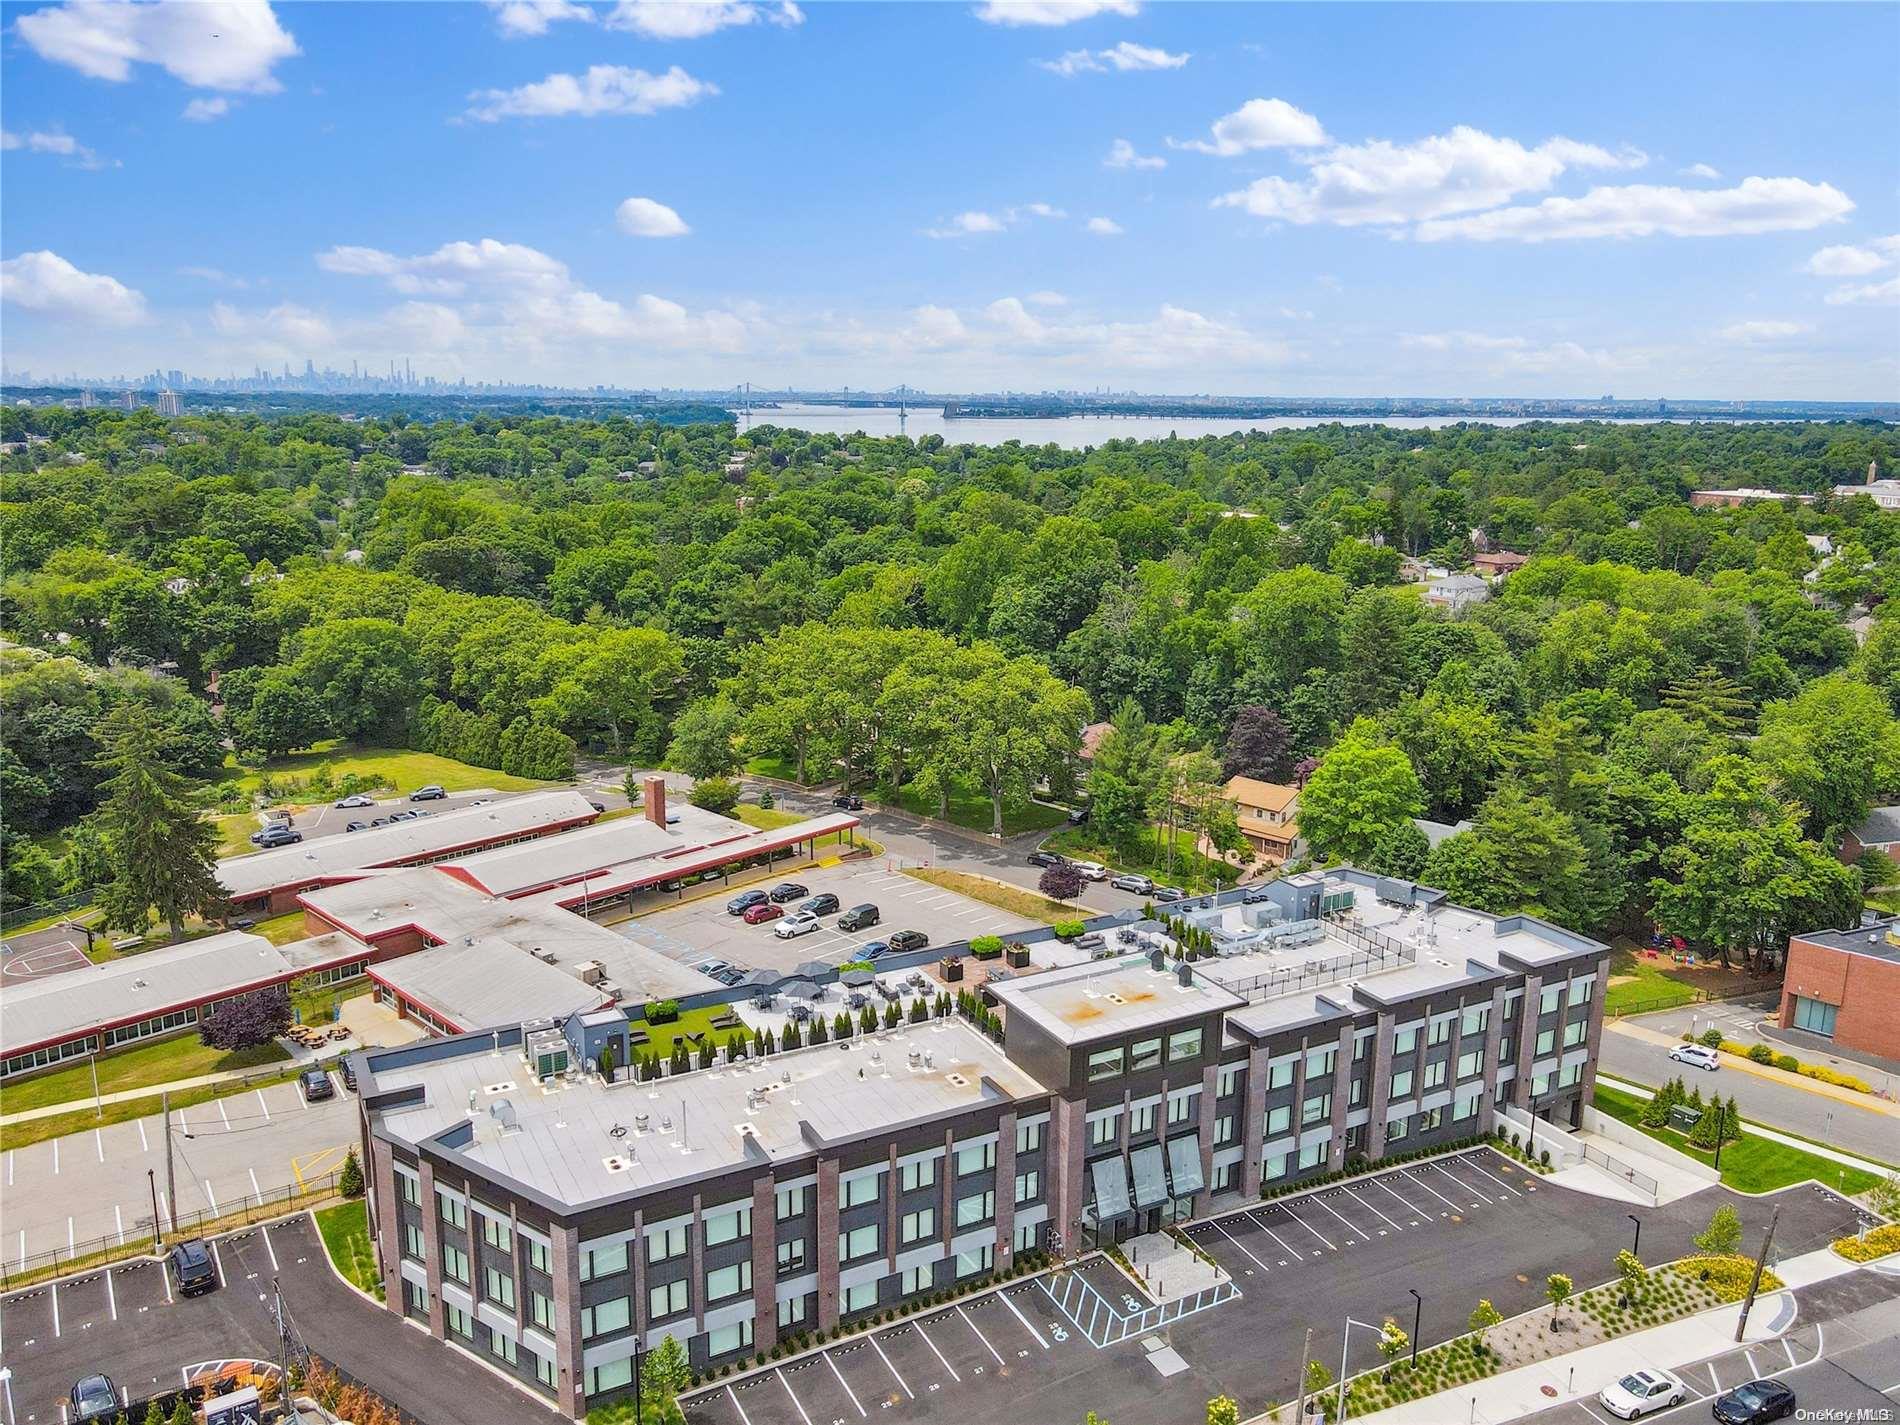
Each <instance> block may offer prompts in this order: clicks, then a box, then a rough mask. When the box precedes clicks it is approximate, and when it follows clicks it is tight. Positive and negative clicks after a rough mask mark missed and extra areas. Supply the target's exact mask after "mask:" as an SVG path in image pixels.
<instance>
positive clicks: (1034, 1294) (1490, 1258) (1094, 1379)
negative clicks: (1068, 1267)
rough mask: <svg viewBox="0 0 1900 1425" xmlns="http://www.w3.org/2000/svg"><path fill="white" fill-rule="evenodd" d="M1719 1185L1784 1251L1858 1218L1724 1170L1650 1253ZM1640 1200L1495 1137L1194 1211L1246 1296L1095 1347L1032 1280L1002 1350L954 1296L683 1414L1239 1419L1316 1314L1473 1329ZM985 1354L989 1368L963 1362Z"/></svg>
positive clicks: (1590, 1261)
mask: <svg viewBox="0 0 1900 1425" xmlns="http://www.w3.org/2000/svg"><path fill="white" fill-rule="evenodd" d="M1722 1202H1728V1203H1730V1204H1731V1205H1733V1206H1735V1207H1736V1210H1737V1211H1738V1212H1739V1213H1740V1215H1741V1218H1742V1222H1743V1226H1744V1241H1745V1243H1746V1244H1748V1245H1751V1246H1752V1245H1753V1244H1754V1243H1755V1242H1756V1241H1758V1240H1759V1234H1760V1232H1761V1229H1762V1228H1763V1227H1764V1226H1765V1225H1766V1224H1767V1221H1768V1216H1769V1213H1770V1211H1771V1210H1772V1204H1773V1203H1775V1202H1779V1203H1780V1205H1781V1207H1782V1216H1781V1223H1780V1226H1779V1227H1778V1229H1777V1231H1776V1252H1777V1255H1778V1256H1780V1255H1790V1256H1791V1255H1795V1254H1797V1253H1800V1252H1804V1251H1808V1250H1811V1249H1813V1248H1815V1247H1817V1246H1820V1245H1823V1244H1824V1243H1825V1242H1827V1241H1829V1240H1831V1239H1832V1237H1834V1236H1836V1235H1838V1234H1839V1233H1840V1232H1842V1231H1845V1230H1850V1229H1851V1224H1852V1222H1853V1219H1854V1214H1853V1211H1852V1209H1851V1207H1849V1206H1848V1205H1847V1204H1846V1203H1845V1202H1844V1201H1843V1200H1842V1199H1840V1198H1838V1197H1836V1196H1834V1195H1833V1194H1831V1193H1824V1192H1817V1191H1815V1190H1813V1189H1810V1188H1795V1189H1790V1190H1788V1191H1787V1192H1784V1193H1782V1194H1779V1195H1778V1196H1777V1197H1776V1198H1774V1199H1750V1198H1742V1197H1739V1196H1737V1195H1736V1194H1733V1193H1729V1192H1727V1191H1726V1190H1724V1189H1720V1188H1714V1189H1709V1190H1706V1191H1704V1192H1701V1193H1697V1194H1695V1195H1694V1196H1692V1197H1689V1198H1685V1199H1682V1200H1681V1201H1679V1202H1676V1203H1672V1204H1670V1205H1668V1206H1666V1207H1663V1208H1658V1209H1652V1210H1647V1211H1643V1212H1641V1213H1639V1216H1640V1217H1641V1218H1642V1222H1643V1241H1642V1246H1643V1256H1644V1257H1645V1259H1646V1260H1649V1261H1665V1260H1669V1259H1672V1258H1674V1257H1678V1256H1681V1255H1683V1254H1684V1253H1685V1252H1687V1251H1689V1250H1691V1238H1692V1237H1693V1235H1694V1234H1695V1233H1696V1232H1699V1231H1701V1230H1702V1228H1703V1227H1704V1226H1706V1225H1707V1222H1708V1218H1709V1214H1710V1213H1711V1212H1713V1211H1714V1209H1715V1207H1716V1206H1717V1205H1718V1204H1719V1203H1722ZM1628 1211H1629V1206H1628V1204H1626V1203H1621V1202H1615V1201H1611V1200H1609V1199H1605V1198H1597V1197H1591V1196H1587V1195H1585V1194H1581V1193H1577V1192H1573V1191H1571V1190H1569V1189H1566V1188H1562V1187H1557V1186H1554V1185H1552V1184H1550V1183H1549V1182H1548V1181H1547V1180H1545V1179H1542V1178H1539V1177H1536V1176H1534V1175H1531V1174H1528V1173H1527V1172H1525V1170H1523V1169H1522V1168H1520V1167H1519V1166H1518V1165H1517V1164H1516V1163H1514V1162H1512V1161H1511V1160H1510V1159H1508V1158H1505V1157H1503V1156H1501V1155H1499V1154H1497V1153H1494V1152H1492V1151H1491V1150H1489V1149H1485V1148H1477V1149H1472V1150H1469V1151H1466V1152H1462V1153H1458V1154H1454V1155H1449V1156H1446V1157H1443V1158H1437V1159H1428V1160H1422V1161H1419V1162H1415V1163H1409V1164H1405V1165H1402V1166H1399V1167H1395V1168H1392V1169H1389V1170H1387V1171H1385V1172H1382V1173H1378V1174H1375V1175H1372V1176H1369V1177H1365V1178H1358V1179H1353V1180H1351V1181H1349V1182H1345V1183H1336V1184H1333V1185H1330V1186H1327V1187H1323V1188H1319V1189H1316V1190H1314V1191H1311V1192H1306V1193H1300V1194H1297V1195H1294V1196H1290V1197H1287V1198H1283V1199H1275V1200H1274V1201H1271V1202H1266V1203H1260V1204H1258V1205H1254V1206H1250V1207H1246V1208H1243V1209H1240V1210H1237V1211H1232V1212H1228V1213H1225V1214H1222V1215H1220V1216H1217V1217H1212V1218H1207V1219H1203V1220H1200V1221H1198V1222H1193V1223H1190V1224H1187V1227H1186V1231H1187V1234H1188V1236H1189V1237H1190V1238H1191V1239H1192V1240H1193V1242H1194V1243H1195V1245H1196V1246H1197V1247H1199V1248H1201V1249H1202V1250H1204V1251H1206V1252H1207V1253H1208V1254H1209V1255H1211V1256H1212V1257H1214V1258H1215V1260H1217V1261H1218V1262H1219V1263H1220V1264H1221V1266H1222V1267H1223V1268H1225V1269H1226V1270H1227V1271H1228V1272H1229V1273H1230V1275H1231V1276H1232V1277H1233V1280H1234V1282H1235V1283H1236V1284H1237V1285H1238V1286H1239V1287H1240V1290H1241V1292H1242V1296H1241V1297H1240V1299H1238V1300H1236V1301H1231V1302H1228V1303H1226V1304H1224V1305H1221V1306H1216V1307H1214V1308H1212V1309H1211V1310H1208V1311H1204V1312H1202V1313H1200V1314H1198V1315H1193V1316H1189V1317H1186V1318H1185V1319H1183V1320H1180V1321H1177V1322H1175V1323H1174V1324H1172V1325H1171V1326H1168V1327H1166V1328H1164V1329H1162V1330H1159V1331H1156V1332H1153V1333H1151V1334H1150V1335H1148V1336H1145V1337H1141V1338H1137V1339H1134V1340H1130V1341H1126V1342H1122V1343H1119V1344H1116V1345H1112V1346H1109V1347H1106V1348H1104V1349H1100V1350H1098V1349H1095V1348H1094V1347H1092V1346H1090V1345H1089V1344H1088V1343H1087V1341H1086V1340H1084V1339H1083V1336H1082V1332H1081V1329H1080V1328H1079V1327H1078V1326H1077V1325H1076V1324H1075V1323H1073V1322H1071V1321H1068V1320H1067V1319H1066V1318H1064V1317H1063V1316H1062V1314H1061V1312H1060V1310H1059V1308H1058V1307H1057V1306H1056V1305H1055V1302H1054V1300H1053V1298H1051V1297H1050V1296H1049V1294H1048V1293H1047V1292H1046V1291H1044V1290H1043V1289H1042V1288H1041V1286H1040V1279H1032V1280H1030V1281H1026V1282H1018V1283H1013V1284H1011V1286H1010V1287H1009V1288H1007V1289H1006V1291H1005V1292H1004V1293H1003V1294H1002V1300H1001V1301H1000V1302H998V1303H996V1304H995V1305H994V1306H990V1307H986V1309H985V1314H983V1315H981V1316H977V1315H975V1313H974V1310H973V1308H972V1307H971V1305H970V1304H968V1303H966V1304H964V1305H963V1308H962V1311H963V1314H964V1315H969V1316H971V1317H972V1322H973V1323H974V1324H975V1325H976V1326H978V1327H980V1328H982V1333H983V1334H986V1335H987V1336H989V1338H990V1340H991V1341H992V1343H993V1344H994V1345H995V1347H996V1350H995V1352H994V1353H993V1354H992V1353H991V1352H989V1351H988V1350H987V1349H986V1348H985V1347H984V1346H983V1344H982V1343H981V1342H979V1341H976V1340H975V1339H974V1335H975V1333H973V1332H972V1331H971V1329H970V1326H971V1324H972V1322H964V1321H963V1320H962V1319H961V1317H960V1316H959V1313H958V1311H957V1310H956V1309H954V1308H953V1309H950V1310H947V1311H942V1312H937V1313H934V1314H932V1315H930V1316H926V1317H923V1318H921V1325H922V1331H921V1332H915V1328H916V1326H917V1325H918V1324H919V1323H918V1322H916V1321H912V1322H906V1323H903V1324H902V1325H898V1326H892V1327H888V1328H886V1329H885V1330H884V1331H882V1332H878V1333H875V1334H873V1335H872V1336H870V1337H868V1338H862V1339H861V1340H859V1341H854V1342H847V1343H841V1344H839V1345H837V1346H833V1347H831V1348H828V1349H827V1350H826V1351H824V1352H822V1353H819V1354H817V1355H815V1356H813V1357H810V1358H808V1359H801V1360H800V1362H799V1363H798V1366H797V1369H794V1368H793V1367H792V1366H790V1365H787V1366H785V1367H782V1368H779V1369H772V1370H768V1371H766V1372H765V1373H763V1374H762V1375H757V1376H749V1377H747V1378H746V1379H745V1380H744V1382H742V1383H741V1382H735V1383H734V1384H733V1385H731V1386H730V1387H721V1388H718V1389H715V1390H713V1391H710V1392H704V1393H702V1394H701V1395H699V1396H696V1397H695V1398H694V1400H693V1401H692V1402H691V1404H690V1407H689V1410H688V1419H689V1420H691V1421H693V1422H694V1425H700V1423H701V1422H705V1423H706V1425H853V1422H855V1421H858V1420H861V1419H863V1418H865V1417H866V1416H867V1415H868V1414H869V1413H870V1412H871V1411H878V1412H880V1413H881V1414H883V1415H884V1417H885V1418H890V1419H902V1420H911V1419H915V1420H942V1421H948V1420H952V1419H954V1420H956V1421H957V1422H959V1425H1022V1422H1025V1421H1031V1420H1034V1421H1042V1420H1050V1421H1068V1420H1079V1419H1080V1418H1081V1417H1082V1416H1083V1415H1084V1414H1085V1413H1086V1412H1087V1411H1089V1410H1096V1411H1099V1412H1100V1413H1101V1415H1102V1416H1103V1418H1105V1419H1107V1420H1111V1421H1117V1422H1119V1421H1123V1420H1128V1421H1137V1422H1141V1425H1201V1422H1203V1421H1204V1420H1205V1418H1206V1408H1207V1401H1208V1400H1209V1399H1211V1398H1212V1397H1214V1396H1216V1395H1222V1394H1226V1395H1231V1396H1233V1397H1234V1398H1235V1399H1236V1400H1238V1401H1239V1402H1240V1404H1241V1407H1242V1414H1243V1417H1244V1416H1245V1415H1246V1414H1249V1413H1252V1412H1255V1411H1258V1410H1262V1409H1264V1408H1266V1407H1267V1406H1269V1405H1273V1404H1276V1403H1278V1402H1282V1401H1285V1400H1287V1399H1289V1398H1291V1396H1292V1395H1293V1394H1294V1393H1295V1391H1296V1390H1297V1384H1298V1376H1299V1366H1300V1351H1301V1346H1302V1342H1303V1337H1304V1328H1306V1327H1308V1326H1310V1327H1312V1328H1313V1351H1314V1353H1315V1354H1316V1355H1318V1356H1319V1357H1320V1358H1321V1359H1323V1360H1325V1361H1327V1362H1329V1363H1336V1362H1337V1361H1338V1359H1339V1352H1340V1332H1341V1330H1342V1323H1343V1321H1344V1320H1345V1318H1346V1317H1347V1316H1348V1315H1349V1314H1350V1315H1351V1316H1353V1317H1354V1318H1356V1319H1358V1320H1360V1321H1371V1322H1378V1321H1380V1320H1383V1319H1384V1318H1385V1317H1386V1316H1391V1317H1393V1318H1395V1319H1397V1320H1398V1321H1399V1322H1400V1323H1401V1324H1402V1325H1404V1326H1405V1327H1406V1329H1407V1330H1408V1331H1409V1330H1410V1329H1411V1326H1412V1313H1413V1308H1414V1302H1413V1298H1412V1296H1411V1294H1410V1293H1411V1290H1412V1289H1414V1288H1415V1289H1417V1290H1418V1292H1419V1293H1420V1294H1421V1296H1422V1297H1423V1298H1424V1302H1423V1307H1422V1312H1421V1318H1420V1331H1419V1339H1420V1341H1421V1343H1422V1344H1424V1345H1431V1344H1433V1343H1436V1342H1439V1341H1443V1340H1447V1339H1449V1338H1450V1337H1452V1336H1455V1335H1458V1334H1461V1333H1462V1332H1463V1331H1464V1329H1465V1323H1466V1319H1467V1317H1468V1316H1469V1315H1470V1312H1471V1308H1472V1307H1473V1306H1474V1305H1475V1304H1476V1303H1477V1301H1478V1299H1479V1298H1480V1297H1486V1298H1489V1299H1490V1300H1491V1301H1492V1302H1493V1303H1494V1304H1495V1305H1496V1306H1497V1308H1498V1310H1499V1311H1501V1312H1503V1313H1504V1314H1505V1315H1506V1316H1510V1315H1514V1314H1516V1313H1518V1312H1522V1311H1527V1310H1530V1309H1531V1308H1533V1307H1535V1306H1538V1305H1540V1304H1541V1303H1542V1302H1543V1299H1544V1296H1543V1288H1544V1279H1545V1277H1546V1276H1547V1275H1548V1274H1549V1273H1551V1272H1553V1271H1564V1272H1568V1273H1570V1274H1571V1275H1573V1276H1574V1277H1575V1278H1576V1281H1577V1284H1578V1287H1579V1288H1582V1287H1584V1286H1587V1285H1595V1284H1596V1283H1598V1282H1600V1281H1605V1280H1608V1279H1610V1278H1612V1277H1613V1276H1614V1275H1615V1267H1614V1259H1615V1255H1616V1252H1617V1251H1618V1249H1619V1248H1621V1247H1624V1246H1626V1245H1627V1244H1628V1243H1629V1241H1630V1237H1631V1231H1632V1224H1631V1223H1630V1221H1629V1218H1628ZM1012 1307H1013V1308H1015V1309H1014V1310H1012V1309H1011V1308H1012ZM1032 1308H1033V1309H1032ZM992 1323H994V1326H995V1330H993V1331H992V1330H991V1324H992ZM958 1327H960V1328H961V1335H959V1333H958V1331H957V1330H956V1329H953V1328H958ZM1031 1327H1033V1334H1032V1332H1031V1331H1030V1329H1029V1328H1031ZM907 1332H915V1334H916V1339H915V1340H910V1339H907V1337H906V1335H905V1334H903V1333H907ZM1035 1336H1039V1337H1040V1338H1041V1340H1040V1341H1037V1340H1036V1339H1034V1337H1035ZM1372 1336H1373V1333H1369V1332H1356V1333H1354V1336H1353V1350H1352V1353H1351V1355H1350V1356H1349V1361H1350V1363H1351V1368H1352V1369H1355V1370H1357V1369H1363V1368H1366V1367H1369V1366H1372V1365H1375V1364H1377V1361H1378V1356H1377V1351H1376V1348H1375V1347H1374V1345H1373V1341H1372ZM1005 1346H1007V1347H1008V1349H1004V1348H1005ZM953 1347H954V1348H955V1349H954V1350H953V1349H952V1348H953ZM1757 1349H1759V1348H1757ZM958 1352H961V1353H962V1354H958ZM966 1357H967V1360H966ZM986 1362H987V1365H985V1363H986ZM971 1363H974V1364H975V1365H983V1366H985V1370H984V1372H983V1373H982V1374H977V1373H975V1372H974V1371H971V1370H966V1369H965V1367H966V1365H968V1364H971ZM899 1376H901V1377H902V1380H901V1381H900V1380H898V1379H897V1377H899ZM847 1386H848V1389H847V1388H846V1387H847Z"/></svg>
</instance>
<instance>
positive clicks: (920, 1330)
mask: <svg viewBox="0 0 1900 1425" xmlns="http://www.w3.org/2000/svg"><path fill="white" fill-rule="evenodd" d="M917 1334H918V1335H919V1336H922V1337H923V1338H924V1344H925V1345H926V1346H928V1347H930V1354H931V1355H933V1356H935V1357H936V1358H937V1359H938V1360H940V1361H942V1362H943V1368H944V1369H945V1370H947V1371H948V1372H950V1379H951V1380H953V1381H957V1382H959V1383H961V1382H962V1380H963V1377H962V1376H960V1375H958V1374H957V1368H956V1367H955V1366H953V1365H951V1364H950V1361H949V1359H948V1358H947V1357H946V1356H945V1355H944V1353H943V1352H942V1351H939V1350H938V1349H937V1343H936V1342H935V1341H933V1340H931V1339H930V1337H929V1335H928V1334H927V1333H926V1332H925V1331H924V1323H923V1322H921V1321H919V1322H918V1323H917Z"/></svg>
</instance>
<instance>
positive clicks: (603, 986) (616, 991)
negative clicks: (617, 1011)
mask: <svg viewBox="0 0 1900 1425" xmlns="http://www.w3.org/2000/svg"><path fill="white" fill-rule="evenodd" d="M594 988H595V989H597V990H599V991H600V992H601V993H602V994H603V995H605V996H607V998H608V999H611V1000H618V999H619V998H620V986H619V985H616V984H613V983H612V982H610V981H608V980H598V981H596V982H595V984H594Z"/></svg>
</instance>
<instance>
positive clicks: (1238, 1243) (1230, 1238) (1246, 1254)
mask: <svg viewBox="0 0 1900 1425" xmlns="http://www.w3.org/2000/svg"><path fill="white" fill-rule="evenodd" d="M1214 1230H1215V1231H1217V1232H1219V1233H1220V1235H1221V1236H1223V1237H1225V1238H1226V1239H1227V1240H1228V1241H1229V1242H1232V1243H1233V1244H1234V1246H1235V1248H1236V1249H1237V1250H1238V1251H1239V1252H1240V1254H1241V1256H1243V1257H1245V1258H1246V1259H1247V1260H1248V1261H1250V1262H1252V1263H1253V1264H1254V1265H1255V1266H1257V1267H1259V1268H1260V1270H1261V1271H1263V1272H1264V1271H1266V1270H1267V1264H1266V1263H1265V1262H1263V1261H1261V1260H1260V1259H1259V1258H1258V1257H1256V1256H1255V1255H1254V1254H1253V1253H1252V1252H1249V1251H1248V1250H1247V1249H1246V1247H1245V1246H1243V1245H1242V1244H1241V1241H1240V1239H1239V1238H1238V1237H1236V1236H1235V1235H1234V1234H1233V1233H1231V1232H1229V1231H1228V1230H1227V1229H1226V1228H1225V1227H1223V1226H1221V1224H1220V1219H1219V1218H1216V1219H1215V1220H1214Z"/></svg>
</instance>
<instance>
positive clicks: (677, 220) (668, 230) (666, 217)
mask: <svg viewBox="0 0 1900 1425" xmlns="http://www.w3.org/2000/svg"><path fill="white" fill-rule="evenodd" d="M614 218H615V220H616V221H617V222H619V224H620V231H621V232H623V233H627V234H629V235H630V236H632V237H648V238H670V237H685V236H686V235H687V234H688V233H690V232H691V231H692V229H691V228H689V227H687V226H686V220H685V219H684V218H682V217H680V215H679V214H678V213H676V212H674V211H673V210H672V209H671V208H669V207H667V206H666V204H664V203H660V202H656V201H654V200H653V199H652V198H629V199H627V200H626V201H625V202H623V203H622V204H621V205H620V206H619V207H618V208H616V209H614Z"/></svg>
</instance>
